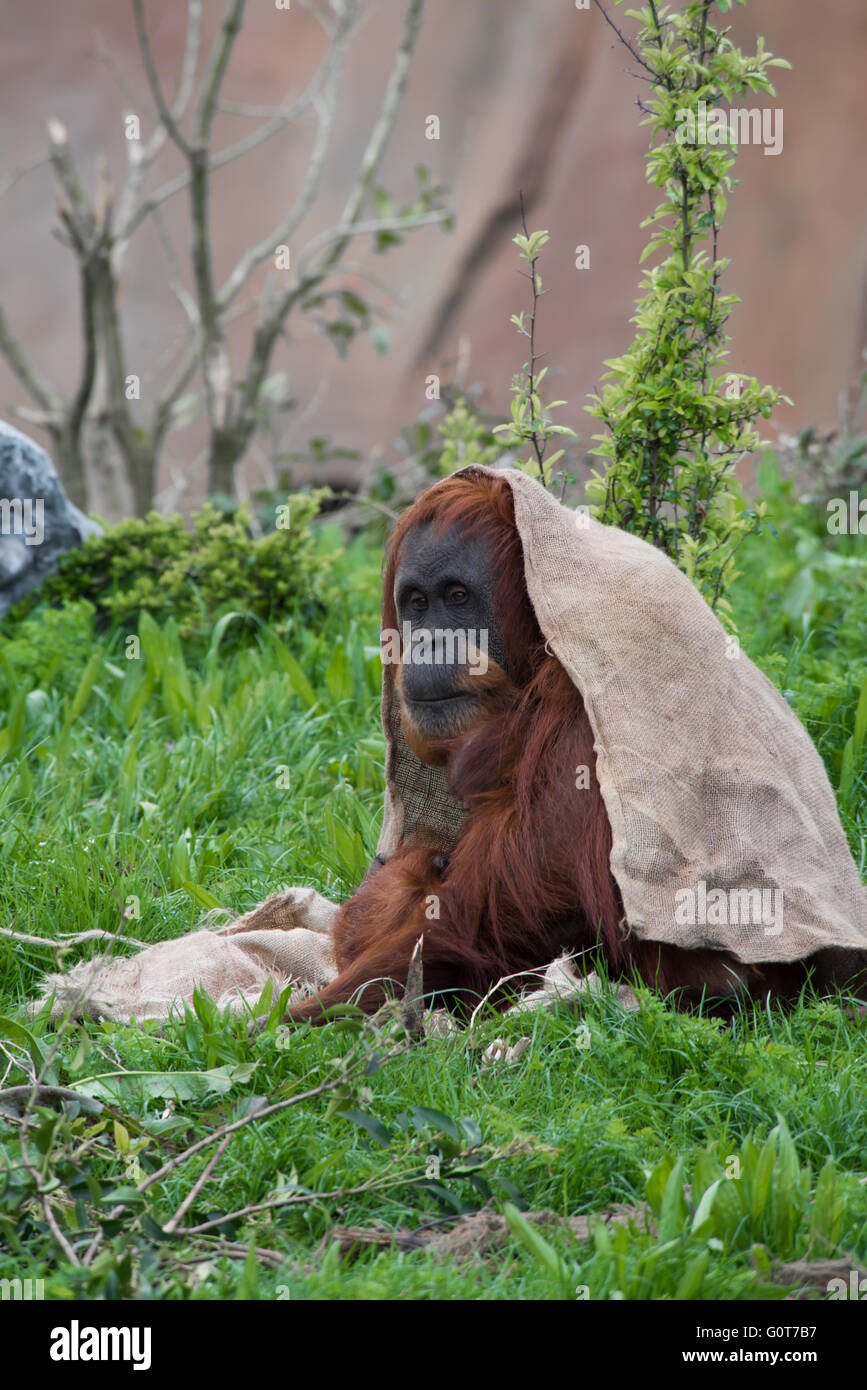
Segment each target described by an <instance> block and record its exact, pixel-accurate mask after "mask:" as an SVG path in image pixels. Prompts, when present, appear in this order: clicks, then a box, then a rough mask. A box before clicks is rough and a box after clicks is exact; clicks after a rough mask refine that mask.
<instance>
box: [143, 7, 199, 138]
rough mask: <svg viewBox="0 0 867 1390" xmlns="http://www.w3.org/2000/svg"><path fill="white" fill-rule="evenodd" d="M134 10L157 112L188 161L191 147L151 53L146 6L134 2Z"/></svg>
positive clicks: (146, 71) (146, 72)
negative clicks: (170, 107)
mask: <svg viewBox="0 0 867 1390" xmlns="http://www.w3.org/2000/svg"><path fill="white" fill-rule="evenodd" d="M132 9H133V15H134V16H135V28H136V34H137V35H138V46H139V49H140V50H141V56H142V62H143V63H144V70H145V74H146V76H147V80H148V86H149V87H150V89H151V92H152V94H153V99H154V101H155V102H156V105H157V111H158V112H159V116H160V123H161V124H162V125H163V126H164V127H165V130H166V132H167V133H168V135H169V136H170V137H171V138H172V140H174V142H175V144H176V145H177V147H178V149H179V150H180V151H181V152H182V153H183V154H184V155H185V157H186V158H187V159H189V158H190V154H191V149H190V146H189V144H188V143H187V140H186V138H185V137H184V135H183V134H182V133H181V130H180V128H179V126H178V124H177V121H176V120H175V118H174V115H173V114H172V112H171V111H170V109H169V107H168V104H167V102H166V99H165V96H164V94H163V89H162V87H161V86H160V79H159V74H158V73H157V70H156V65H155V63H154V56H153V53H152V52H151V41H150V37H149V36H148V31H147V25H146V24H145V17H144V6H143V4H142V0H132Z"/></svg>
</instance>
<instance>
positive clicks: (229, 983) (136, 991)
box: [31, 888, 337, 1023]
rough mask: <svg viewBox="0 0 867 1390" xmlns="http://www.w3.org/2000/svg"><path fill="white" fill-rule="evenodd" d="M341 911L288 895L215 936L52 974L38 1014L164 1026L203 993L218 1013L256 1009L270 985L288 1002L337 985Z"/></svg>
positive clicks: (305, 893)
mask: <svg viewBox="0 0 867 1390" xmlns="http://www.w3.org/2000/svg"><path fill="white" fill-rule="evenodd" d="M336 912H337V904H336V903H332V902H329V901H328V899H327V898H323V897H322V895H321V894H320V893H317V892H315V890H314V889H312V888H289V889H287V890H286V892H284V893H276V894H274V896H273V897H271V898H268V899H267V900H266V901H265V902H264V903H260V904H259V906H258V907H255V908H254V909H253V910H252V912H248V913H247V914H246V916H244V917H239V918H238V919H237V921H234V922H230V923H228V924H227V925H225V926H220V927H215V928H214V929H212V930H205V931H195V932H190V933H189V934H188V935H187V936H180V937H177V938H176V939H175V940H174V941H161V942H158V944H157V945H155V946H148V947H146V948H145V949H144V950H143V951H141V952H140V953H139V954H138V955H137V956H130V957H126V958H124V959H121V960H112V959H109V958H107V957H105V956H96V957H95V958H94V959H93V960H89V961H82V962H81V963H80V964H79V965H76V966H74V968H73V969H72V970H70V971H69V972H68V974H65V975H48V976H47V977H46V980H45V985H44V992H43V995H42V998H40V999H38V1000H37V1001H36V1002H35V1003H34V1004H33V1005H31V1010H32V1011H33V1012H35V1011H36V1010H38V1009H39V1008H41V1007H42V1006H43V1004H44V1003H45V1002H46V1001H47V1000H48V999H51V1001H52V1002H51V1017H52V1018H54V1019H58V1018H61V1017H63V1015H64V1014H66V1013H69V1014H70V1016H71V1017H73V1018H108V1019H113V1020H114V1021H115V1022H116V1023H129V1022H131V1021H132V1020H133V1019H145V1018H154V1019H160V1020H163V1021H164V1020H166V1019H167V1018H168V1017H169V1016H170V1015H171V1014H172V1013H174V1012H176V1011H180V1012H181V1013H182V1012H183V1006H184V1004H185V1003H186V1004H189V1003H192V998H193V991H194V990H195V989H200V990H204V991H205V992H206V993H207V994H209V995H210V996H211V998H212V999H213V1000H214V1001H215V1002H216V1004H217V1005H218V1006H219V1008H221V1009H225V1008H230V1009H232V1010H233V1011H235V1012H238V1011H243V1010H244V1009H246V1008H251V1007H252V1006H253V1005H254V1004H255V1003H256V1001H257V1000H258V998H259V996H260V995H261V993H262V991H263V989H264V988H265V985H266V984H267V982H268V980H269V979H270V980H271V981H272V984H273V987H274V998H275V999H276V996H277V994H278V993H279V992H280V990H282V989H284V988H285V987H286V986H287V985H295V986H297V989H296V990H295V991H293V994H292V995H291V996H290V999H291V1002H292V1003H295V1002H297V1001H298V1000H299V999H302V998H304V997H306V995H307V994H308V993H309V991H310V989H311V987H315V986H317V985H324V984H327V983H328V982H329V980H333V979H334V976H335V974H336V967H335V964H334V959H333V956H332V952H331V941H330V937H329V931H330V928H331V923H332V921H333V919H334V914H335V913H336Z"/></svg>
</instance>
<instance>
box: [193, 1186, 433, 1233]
mask: <svg viewBox="0 0 867 1390" xmlns="http://www.w3.org/2000/svg"><path fill="white" fill-rule="evenodd" d="M424 1176H425V1175H424V1172H423V1171H421V1172H416V1173H402V1174H401V1175H400V1176H399V1177H396V1178H371V1179H370V1180H369V1182H364V1183H360V1184H359V1186H358V1187H336V1188H334V1189H333V1190H332V1191H331V1192H290V1193H287V1194H286V1195H285V1196H284V1197H269V1198H268V1200H267V1202H253V1203H251V1204H250V1205H249V1206H246V1207H239V1208H238V1210H237V1211H229V1212H226V1214H225V1216H215V1217H213V1219H212V1220H210V1221H203V1222H201V1224H200V1225H198V1226H185V1227H184V1232H183V1234H184V1236H198V1235H202V1234H203V1233H204V1232H205V1231H213V1230H215V1229H216V1228H217V1227H218V1226H224V1225H225V1224H226V1222H227V1221H240V1220H242V1219H243V1218H245V1217H247V1216H257V1215H258V1214H259V1213H260V1212H263V1211H273V1210H274V1209H275V1208H276V1207H296V1206H303V1205H304V1204H305V1203H313V1202H325V1201H331V1200H332V1199H334V1198H343V1197H358V1196H360V1195H361V1194H362V1193H364V1192H387V1191H389V1189H390V1188H394V1187H404V1186H405V1185H406V1184H407V1183H408V1182H420V1181H422V1180H423V1179H424Z"/></svg>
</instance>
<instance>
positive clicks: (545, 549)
mask: <svg viewBox="0 0 867 1390" xmlns="http://www.w3.org/2000/svg"><path fill="white" fill-rule="evenodd" d="M463 471H464V473H466V474H469V475H471V474H473V473H476V472H479V473H489V472H491V470H490V469H475V468H468V469H465V470H463ZM499 476H501V477H504V478H505V479H506V480H507V481H508V482H509V484H510V486H511V488H512V493H513V496H514V502H515V520H516V523H517V526H518V530H519V532H520V535H521V541H522V543H523V548H524V567H525V574H526V580H527V589H528V591H529V595H530V599H531V601H532V603H533V606H534V608H535V610H536V616H537V618H538V620H539V626H540V627H541V629H542V631H543V633H544V634H545V637H546V639H547V641H548V646H549V649H550V650H551V651H552V652H553V653H554V654H555V656H556V657H557V658H558V660H559V661H560V662H562V664H563V666H564V667H565V669H566V670H567V671H568V673H569V675H570V677H571V679H572V680H573V681H574V683H575V685H576V686H577V687H578V689H579V690H580V692H581V695H582V697H583V699H584V704H585V707H586V709H587V713H588V715H589V718H590V723H591V725H592V728H593V733H594V740H595V742H594V747H595V750H596V759H597V762H596V771H597V775H598V778H599V783H600V787H601V790H602V796H603V798H604V801H605V807H606V810H607V812H608V817H609V820H610V822H611V827H612V833H613V846H612V851H611V871H612V873H613V874H614V877H615V879H616V880H617V883H618V886H619V888H620V892H621V894H622V897H623V905H624V911H625V916H626V920H627V923H628V925H629V928H630V929H631V930H632V931H633V932H635V934H636V935H637V936H639V937H646V938H649V939H652V940H654V941H661V942H671V943H673V944H676V945H679V946H683V947H686V948H697V947H707V946H709V947H715V948H720V949H724V950H727V951H731V952H732V953H733V954H734V955H735V956H737V958H738V959H739V960H741V961H744V962H760V961H794V960H799V959H802V958H805V957H807V956H810V955H811V954H813V952H815V951H817V950H819V949H820V948H822V947H824V946H846V947H855V948H859V949H867V889H865V888H864V887H862V885H861V882H860V879H859V876H858V871H857V868H856V866H855V863H854V862H853V859H852V856H851V854H850V853H849V848H848V845H847V843H846V838H845V836H844V834H843V829H842V827H841V825H840V821H839V817H838V815H837V807H836V804H835V801H834V794H833V792H832V790H831V786H830V783H829V781H828V778H827V775H826V773H825V769H824V767H823V765H822V761H821V759H820V758H819V755H818V753H817V752H816V750H815V748H814V747H813V744H812V742H811V741H810V738H809V736H808V734H807V732H806V730H805V729H804V727H803V725H802V724H801V723H800V721H799V720H798V718H797V716H796V715H795V714H794V713H793V711H792V710H791V709H790V708H789V706H788V705H787V704H786V702H785V700H784V699H783V698H782V696H781V695H780V693H779V691H777V690H776V689H775V687H774V686H773V685H772V684H771V682H770V681H769V680H768V679H767V677H765V676H764V675H762V673H761V672H760V671H759V670H758V668H757V667H756V666H754V665H753V663H752V662H751V661H750V659H749V657H747V656H746V655H745V654H744V653H743V652H739V651H737V648H736V647H733V644H732V643H731V642H730V641H729V640H728V639H727V636H726V633H725V631H724V629H723V628H722V626H721V624H720V623H719V621H718V620H717V619H716V618H715V617H714V615H713V613H712V612H711V610H710V608H709V607H708V605H707V604H706V603H705V601H704V599H703V598H702V597H701V595H700V594H699V593H698V590H697V589H696V588H695V587H694V585H693V584H692V583H691V582H690V581H689V580H688V579H687V578H686V576H685V575H684V574H682V573H681V572H680V570H678V569H677V568H676V567H675V566H674V565H673V564H672V563H671V561H670V560H668V559H667V558H666V557H665V556H664V555H663V554H662V553H661V551H659V550H657V549H655V547H653V546H651V545H648V544H647V543H646V542H645V541H642V540H639V539H637V538H636V537H635V536H631V535H628V534H627V533H626V532H625V531H620V530H618V529H617V528H615V527H609V526H602V525H600V524H599V523H598V522H595V521H593V520H591V519H590V518H589V517H587V516H586V515H581V514H579V513H574V512H572V511H570V510H569V509H568V508H567V507H564V506H561V505H560V504H559V503H558V502H557V501H555V499H554V498H553V497H552V495H551V494H550V492H547V491H545V489H544V488H543V487H542V486H541V484H539V483H537V482H535V481H534V480H533V479H531V478H529V477H527V476H526V475H525V474H523V473H520V472H518V471H516V470H512V469H509V470H506V471H505V472H502V473H500V474H499ZM382 722H383V728H384V729H385V731H386V737H387V757H386V777H387V784H388V786H387V791H386V801H385V819H384V822H383V828H382V835H381V838H380V842H379V852H380V853H383V854H386V855H387V854H389V853H390V852H391V851H392V850H393V849H394V848H395V847H396V846H397V845H398V844H400V843H401V841H402V840H403V839H404V838H406V837H408V836H409V835H416V836H418V838H419V839H420V840H421V841H422V842H424V843H427V844H431V845H436V846H438V847H439V848H442V849H444V850H446V851H447V850H448V849H450V848H451V847H452V846H453V844H454V842H455V840H456V838H457V835H458V832H459V829H460V823H461V811H460V808H459V807H458V806H457V805H456V803H455V801H454V798H453V797H452V796H451V794H450V793H449V790H448V787H447V785H446V781H445V776H444V773H443V771H442V770H441V769H440V768H430V767H425V766H423V765H422V764H421V763H420V762H419V761H418V759H417V758H416V757H415V756H414V754H412V753H411V752H410V750H409V749H408V747H407V745H406V743H405V741H404V738H403V735H402V733H401V729H400V718H399V712H398V708H397V702H396V699H395V693H394V667H393V666H385V667H384V671H383V694H382ZM575 852H576V854H579V853H580V852H581V847H580V845H577V844H576V846H575ZM763 893H764V894H765V897H764V898H762V897H761V895H762V894H763ZM780 894H781V895H782V896H779V895H780ZM757 895H758V896H757ZM778 907H779V908H781V911H780V912H779V914H778V913H777V908H778ZM690 917H692V918H694V919H696V920H692V921H690V920H688V919H689V918H690ZM685 919H687V920H685Z"/></svg>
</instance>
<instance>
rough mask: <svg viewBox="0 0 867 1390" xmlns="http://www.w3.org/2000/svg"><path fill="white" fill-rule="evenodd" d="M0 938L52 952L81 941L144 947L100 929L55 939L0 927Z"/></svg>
mask: <svg viewBox="0 0 867 1390" xmlns="http://www.w3.org/2000/svg"><path fill="white" fill-rule="evenodd" d="M0 936H8V937H10V938H11V940H12V941H21V942H23V943H24V944H25V945H26V946H51V947H53V949H54V950H57V947H58V946H77V945H79V943H80V942H82V941H122V942H123V944H124V946H135V948H136V950H137V951H142V950H144V947H145V943H144V942H143V941H136V940H134V938H133V937H131V936H119V935H117V934H116V933H115V932H110V931H103V930H102V929H101V928H100V927H93V928H92V929H91V930H90V931H81V932H59V933H58V935H57V936H56V937H51V936H29V935H28V934H27V933H26V932H20V931H16V930H15V928H14V927H0Z"/></svg>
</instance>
